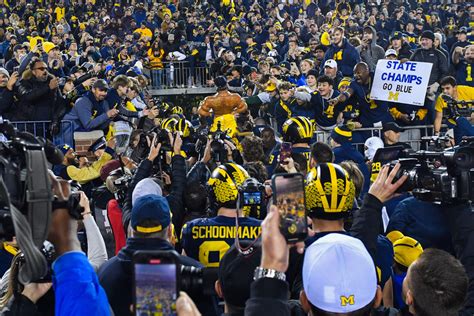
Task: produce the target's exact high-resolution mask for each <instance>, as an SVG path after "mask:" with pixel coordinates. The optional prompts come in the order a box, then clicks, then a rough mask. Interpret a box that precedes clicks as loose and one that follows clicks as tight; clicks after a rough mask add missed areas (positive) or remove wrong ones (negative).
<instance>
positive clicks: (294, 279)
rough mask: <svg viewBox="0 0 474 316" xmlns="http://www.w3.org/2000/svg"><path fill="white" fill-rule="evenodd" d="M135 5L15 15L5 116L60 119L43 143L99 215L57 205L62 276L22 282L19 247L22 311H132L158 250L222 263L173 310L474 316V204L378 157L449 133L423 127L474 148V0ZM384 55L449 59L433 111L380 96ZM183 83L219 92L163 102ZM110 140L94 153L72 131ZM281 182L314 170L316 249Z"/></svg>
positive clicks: (5, 292)
mask: <svg viewBox="0 0 474 316" xmlns="http://www.w3.org/2000/svg"><path fill="white" fill-rule="evenodd" d="M132 2H133V3H129V2H128V1H120V0H114V1H101V0H96V1H85V3H83V2H82V1H72V0H60V1H56V2H54V1H53V2H50V1H39V2H37V3H27V2H26V1H24V0H20V1H4V3H3V4H0V57H1V58H3V60H4V65H3V67H2V68H0V117H3V118H6V119H9V120H11V121H26V122H37V121H48V122H50V123H49V125H48V130H47V131H46V130H44V131H38V130H36V129H35V130H34V132H37V133H44V134H45V135H47V137H48V138H50V139H51V140H53V141H54V142H55V145H57V150H58V151H60V152H61V153H62V155H63V156H64V158H63V160H62V162H61V163H56V164H55V165H52V166H51V170H52V172H54V175H55V176H54V177H53V176H52V177H51V181H52V182H53V183H54V184H55V185H54V186H53V188H54V194H55V195H56V196H60V195H61V196H63V195H64V198H65V199H67V196H68V195H69V189H66V188H69V186H70V185H73V186H74V187H75V188H76V189H79V190H80V191H81V193H80V195H79V196H80V202H79V204H80V207H82V219H80V220H76V219H72V218H70V217H69V214H68V211H67V209H65V207H64V205H62V206H58V207H57V208H58V209H56V210H55V211H54V212H53V219H52V224H51V226H52V227H51V233H50V236H49V238H48V240H49V241H50V242H51V243H52V244H53V245H54V246H55V250H56V255H55V258H56V259H55V261H54V264H53V265H52V268H51V269H52V280H46V281H45V280H42V282H33V283H29V284H22V283H21V282H20V280H19V277H18V274H19V270H20V269H21V267H22V264H23V263H24V257H22V251H21V249H20V247H19V245H18V244H17V241H16V238H15V236H14V234H12V235H11V236H9V238H7V239H8V240H6V241H5V242H4V243H3V245H2V247H1V249H0V275H3V278H2V279H1V281H0V297H1V299H0V307H1V308H2V312H3V313H4V314H5V315H53V314H58V315H63V314H78V315H79V314H80V315H83V314H87V313H90V314H91V315H109V314H115V315H130V314H131V313H134V309H135V308H136V307H137V306H136V305H134V295H136V293H135V288H134V287H135V285H136V284H135V283H134V265H133V261H134V255H135V253H136V252H137V251H155V250H162V251H167V252H174V251H176V252H177V253H179V255H178V254H177V258H178V261H179V264H180V265H182V266H184V267H194V268H196V270H192V271H201V270H200V269H204V272H198V273H194V274H192V276H190V277H189V276H186V278H188V277H189V278H190V279H192V280H193V281H192V282H183V283H182V284H181V285H180V289H181V290H182V291H183V292H181V293H180V294H179V298H178V299H177V301H176V304H175V305H173V307H172V309H173V313H172V314H173V315H174V314H177V315H200V313H202V314H203V315H220V314H225V315H244V314H245V315H270V314H272V315H353V316H355V315H440V316H441V315H466V316H467V315H473V314H474V261H473V257H474V253H473V252H474V245H473V238H474V235H473V232H474V218H473V213H472V211H471V206H470V204H469V203H466V202H462V203H461V201H457V203H454V204H453V205H449V207H447V206H446V205H444V204H441V205H439V204H434V203H432V202H427V201H421V200H419V199H417V198H415V197H413V196H411V194H410V193H408V192H403V190H402V189H401V188H403V187H402V185H403V182H404V181H405V180H406V179H407V176H402V177H396V175H397V172H398V171H399V169H400V165H399V164H398V165H396V166H395V167H394V168H389V166H386V165H384V164H385V163H386V162H387V161H380V160H377V157H379V155H377V152H378V150H379V149H381V148H400V150H404V151H405V152H410V151H413V149H412V148H411V146H410V144H407V143H404V142H402V141H400V137H401V133H402V132H403V131H404V130H405V129H407V128H415V129H416V128H418V127H419V126H426V125H433V129H432V131H427V132H426V130H424V132H423V133H428V134H427V135H425V134H420V135H423V136H432V137H433V139H434V140H435V143H436V144H437V146H438V147H443V148H452V147H453V146H454V145H457V144H460V143H461V140H462V139H463V137H465V136H474V128H473V126H472V124H471V107H472V104H473V103H472V101H473V100H474V81H473V78H472V66H473V63H474V45H473V43H474V42H472V40H474V38H472V37H473V36H474V33H472V32H474V31H472V30H471V28H474V5H471V4H470V3H467V2H463V3H458V4H451V3H450V4H440V3H438V2H436V1H435V2H424V1H419V2H418V1H406V0H405V1H378V2H367V1H346V0H340V1H315V0H303V1H299V0H293V1H280V2H278V1H255V2H253V3H251V2H249V1H247V0H235V1H234V0H223V1H210V2H205V1H199V2H195V1H187V0H183V1H168V2H154V1H132ZM471 33H472V34H471ZM383 59H389V60H399V61H400V62H406V61H414V62H426V63H431V64H432V70H431V74H430V78H429V84H428V89H427V91H426V99H425V103H424V104H423V105H422V106H415V105H410V104H402V103H397V102H386V101H379V100H373V99H371V98H370V93H371V89H372V84H373V75H374V71H375V70H376V67H377V63H378V61H379V60H383ZM198 68H199V69H205V72H206V76H202V72H200V71H198ZM183 73H185V76H186V82H184V85H186V86H187V87H190V88H191V89H190V90H188V91H190V92H191V93H192V88H193V87H196V86H199V85H203V86H208V87H209V86H212V87H215V88H216V90H217V93H216V94H215V95H213V96H209V97H207V98H205V99H204V100H202V102H201V103H200V104H199V106H195V107H190V106H188V105H187V104H171V102H169V100H168V99H166V98H163V97H157V96H153V95H151V94H150V92H149V87H150V86H152V87H154V88H162V87H164V86H166V87H170V86H176V85H177V84H178V83H177V81H176V78H182V74H183ZM458 101H464V102H459V103H457V102H458ZM469 102H471V103H469ZM62 121H66V122H69V123H70V124H67V125H65V124H61V122H62ZM446 126H447V128H448V129H450V130H452V131H448V133H446V135H448V137H444V136H443V134H444V132H446ZM361 128H362V129H361ZM367 128H376V129H378V130H379V134H377V135H375V136H374V135H373V134H372V133H371V132H368V131H367ZM359 129H361V130H359ZM96 130H100V131H103V132H104V137H101V138H99V139H97V141H96V142H95V143H94V144H92V145H91V146H90V147H89V149H88V154H87V157H86V156H84V155H82V154H83V153H81V155H79V154H78V153H77V152H76V150H75V144H74V140H73V139H70V138H67V135H71V134H72V133H73V132H77V131H86V132H87V131H96ZM31 132H33V130H31ZM315 132H323V133H325V135H326V136H328V140H327V142H321V141H317V138H316V136H315ZM371 136H373V137H371ZM439 136H443V137H441V139H442V141H441V142H439V141H437V139H438V137H439ZM5 138H8V135H2V134H0V141H3V140H5ZM65 140H67V141H65ZM354 143H357V144H359V143H364V144H365V146H364V148H363V150H362V148H356V147H355V146H354ZM0 158H1V157H0ZM0 162H1V161H0ZM392 167H393V166H392ZM0 171H1V172H2V174H3V173H4V172H5V171H4V170H2V169H0ZM278 173H301V174H303V176H304V177H305V185H304V186H305V194H306V200H305V207H306V214H307V218H308V236H307V238H306V240H305V241H304V242H299V243H296V244H290V245H289V244H288V243H287V241H286V240H285V238H284V236H283V235H282V232H281V231H280V227H279V225H280V216H281V215H280V212H279V211H281V210H279V209H278V208H277V207H276V206H275V205H273V204H274V201H273V196H274V192H273V191H272V189H273V188H272V186H271V178H272V176H273V175H275V174H278ZM394 179H395V180H394ZM66 181H69V182H66ZM61 186H62V187H63V189H62V190H59V189H58V187H61ZM247 191H248V192H251V193H255V194H257V193H258V194H260V195H258V196H260V197H261V199H256V200H255V199H254V200H252V201H253V202H249V203H248V205H244V204H245V203H244V204H243V202H242V193H243V192H247ZM257 201H258V202H257ZM0 205H1V204H0ZM254 241H256V242H254ZM84 253H85V254H86V255H84ZM22 260H23V263H22ZM208 271H210V272H208ZM183 273H184V272H183ZM208 273H209V274H210V275H213V276H214V277H203V276H202V274H205V275H207V274H208ZM200 278H203V279H204V281H203V282H200V281H199V280H200ZM183 279H185V278H183ZM208 279H211V280H212V282H206V281H208ZM184 283H186V285H183V284H184ZM208 283H211V284H208ZM190 284H191V285H190ZM52 285H53V286H52ZM149 309H150V310H149V311H148V312H149V313H156V314H160V313H163V312H164V310H163V306H158V305H156V306H151V307H149Z"/></svg>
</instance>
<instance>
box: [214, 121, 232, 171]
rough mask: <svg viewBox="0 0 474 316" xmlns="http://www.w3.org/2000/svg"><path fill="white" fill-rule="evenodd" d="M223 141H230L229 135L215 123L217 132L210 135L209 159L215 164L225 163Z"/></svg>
mask: <svg viewBox="0 0 474 316" xmlns="http://www.w3.org/2000/svg"><path fill="white" fill-rule="evenodd" d="M224 140H231V138H230V137H229V135H227V133H226V132H225V131H223V130H222V129H221V123H220V122H218V123H217V130H216V131H215V132H214V133H212V134H211V157H212V159H213V160H214V161H215V162H221V163H222V162H226V161H227V150H226V148H225V142H224Z"/></svg>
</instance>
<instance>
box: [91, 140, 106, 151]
mask: <svg viewBox="0 0 474 316" xmlns="http://www.w3.org/2000/svg"><path fill="white" fill-rule="evenodd" d="M105 147H107V142H106V141H105V137H104V136H102V137H100V138H98V139H97V140H96V141H95V142H94V143H93V144H92V145H90V146H89V148H88V151H90V152H95V151H96V150H99V149H104V148H105Z"/></svg>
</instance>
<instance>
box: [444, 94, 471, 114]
mask: <svg viewBox="0 0 474 316" xmlns="http://www.w3.org/2000/svg"><path fill="white" fill-rule="evenodd" d="M441 98H442V99H443V101H444V102H446V105H447V111H448V113H447V117H448V118H454V117H457V116H463V117H471V113H472V106H473V105H474V100H473V101H457V100H455V99H453V98H452V97H451V96H449V95H446V94H442V95H441Z"/></svg>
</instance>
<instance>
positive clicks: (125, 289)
mask: <svg viewBox="0 0 474 316" xmlns="http://www.w3.org/2000/svg"><path fill="white" fill-rule="evenodd" d="M130 232H131V234H130V236H129V238H128V239H127V245H126V246H125V248H123V249H122V250H121V251H120V252H119V253H118V255H117V256H116V257H113V258H111V259H110V260H109V261H108V262H107V263H106V264H104V265H103V266H102V267H101V269H100V270H99V279H100V283H101V284H102V285H103V287H104V289H105V291H106V293H107V296H108V298H109V301H110V305H111V307H112V309H113V311H114V313H115V314H116V315H130V310H131V309H130V307H131V306H132V302H133V299H132V298H133V294H132V293H133V267H132V257H133V253H134V252H136V251H138V250H167V251H174V247H173V245H172V243H171V242H172V239H173V237H172V225H171V210H170V206H169V204H168V201H167V199H166V198H164V197H162V196H158V195H155V194H149V195H145V196H142V197H140V198H138V199H137V200H136V201H135V203H134V205H133V208H132V211H131V216H130ZM178 256H179V255H178ZM179 261H180V263H181V264H182V265H185V266H194V267H202V265H201V264H199V262H197V261H195V260H193V259H191V258H188V257H186V256H179Z"/></svg>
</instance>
